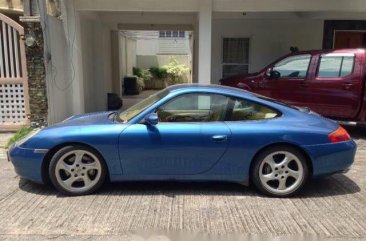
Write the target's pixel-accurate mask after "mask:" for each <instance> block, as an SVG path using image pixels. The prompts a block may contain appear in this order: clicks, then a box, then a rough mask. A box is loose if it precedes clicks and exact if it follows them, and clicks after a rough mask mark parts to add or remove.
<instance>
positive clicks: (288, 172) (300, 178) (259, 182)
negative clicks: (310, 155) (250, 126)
mask: <svg viewBox="0 0 366 241" xmlns="http://www.w3.org/2000/svg"><path fill="white" fill-rule="evenodd" d="M306 160H307V159H306V156H305V155H304V154H303V153H302V152H301V151H299V150H298V149H297V148H294V147H291V146H273V147H269V148H267V149H265V150H263V151H261V152H260V153H259V154H258V155H257V156H256V158H255V160H254V163H253V168H252V170H251V180H252V183H253V184H254V185H255V187H256V188H257V189H258V190H259V191H261V192H262V193H264V194H265V195H268V196H272V197H289V196H292V195H294V194H296V193H298V192H299V191H300V190H301V189H302V188H303V186H304V184H305V183H306V181H307V179H308V176H309V168H308V165H307V161H306Z"/></svg>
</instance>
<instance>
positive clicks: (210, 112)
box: [156, 94, 229, 122]
mask: <svg viewBox="0 0 366 241" xmlns="http://www.w3.org/2000/svg"><path fill="white" fill-rule="evenodd" d="M228 103H229V98H228V97H226V96H223V95H216V94H185V95H181V96H178V97H176V98H174V99H173V100H171V101H169V102H168V103H166V104H164V105H162V106H160V107H159V108H158V109H157V111H156V113H157V115H158V117H159V121H160V122H210V121H223V120H224V119H225V115H226V110H227V105H228Z"/></svg>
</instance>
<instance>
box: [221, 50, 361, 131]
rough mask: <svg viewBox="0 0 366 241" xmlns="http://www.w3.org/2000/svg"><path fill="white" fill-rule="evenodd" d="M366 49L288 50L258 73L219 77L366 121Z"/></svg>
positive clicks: (323, 111)
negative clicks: (284, 54) (291, 51)
mask: <svg viewBox="0 0 366 241" xmlns="http://www.w3.org/2000/svg"><path fill="white" fill-rule="evenodd" d="M365 81H366V50H365V49H339V50H313V51H301V52H296V53H291V54H288V55H286V56H284V57H282V58H280V59H278V60H277V61H275V62H274V63H272V64H270V65H268V66H267V67H265V68H264V69H263V70H261V71H260V72H258V73H253V74H247V75H236V76H230V77H227V78H224V79H221V80H220V83H221V84H222V85H227V86H233V87H237V88H240V89H245V90H249V91H252V92H255V93H258V94H261V95H264V96H268V97H271V98H274V99H277V100H280V101H282V102H285V103H288V104H291V105H295V106H300V107H308V108H310V109H311V110H313V111H315V112H318V113H319V114H321V115H323V116H326V117H329V118H332V119H337V120H339V121H341V122H343V123H344V124H347V123H348V124H356V123H360V124H361V123H363V124H365V123H366V95H365Z"/></svg>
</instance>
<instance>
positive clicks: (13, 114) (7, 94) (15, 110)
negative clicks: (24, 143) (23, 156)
mask: <svg viewBox="0 0 366 241" xmlns="http://www.w3.org/2000/svg"><path fill="white" fill-rule="evenodd" d="M23 37H24V29H23V27H22V26H21V25H19V24H18V23H17V22H15V21H14V20H12V19H10V18H8V17H7V16H5V15H3V14H0V130H11V129H17V128H19V127H20V126H23V125H25V124H27V123H28V119H27V114H28V113H29V98H28V77H27V76H28V75H27V66H26V56H25V46H24V40H23Z"/></svg>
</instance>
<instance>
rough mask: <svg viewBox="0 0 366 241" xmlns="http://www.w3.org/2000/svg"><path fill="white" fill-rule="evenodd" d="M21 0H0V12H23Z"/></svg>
mask: <svg viewBox="0 0 366 241" xmlns="http://www.w3.org/2000/svg"><path fill="white" fill-rule="evenodd" d="M23 10H24V9H23V1H22V0H0V12H9V13H19V14H20V13H22V12H23Z"/></svg>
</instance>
